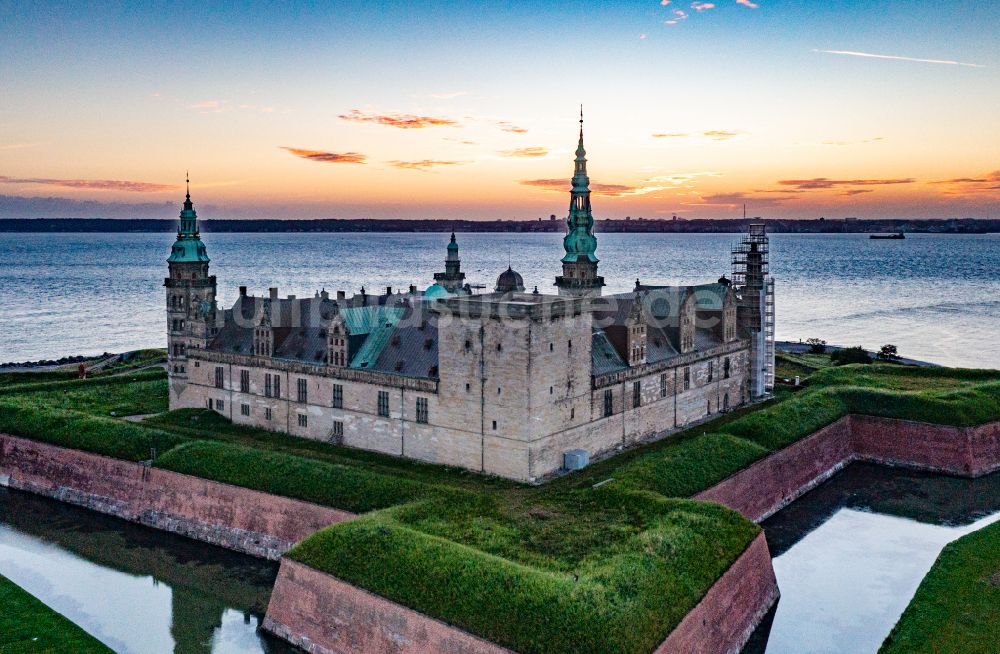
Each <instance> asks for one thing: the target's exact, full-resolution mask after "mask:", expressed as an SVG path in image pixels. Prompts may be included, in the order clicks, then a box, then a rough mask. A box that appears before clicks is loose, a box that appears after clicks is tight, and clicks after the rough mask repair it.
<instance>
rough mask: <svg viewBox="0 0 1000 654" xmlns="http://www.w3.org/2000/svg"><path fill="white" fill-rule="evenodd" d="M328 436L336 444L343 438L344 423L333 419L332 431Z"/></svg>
mask: <svg viewBox="0 0 1000 654" xmlns="http://www.w3.org/2000/svg"><path fill="white" fill-rule="evenodd" d="M330 438H331V440H332V441H333V442H334V443H337V444H338V445H339V444H340V443H341V442H342V441H343V440H344V423H343V421H341V420H334V421H333V431H331V432H330Z"/></svg>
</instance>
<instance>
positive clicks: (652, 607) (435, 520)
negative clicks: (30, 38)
mask: <svg viewBox="0 0 1000 654" xmlns="http://www.w3.org/2000/svg"><path fill="white" fill-rule="evenodd" d="M151 377H152V376H151ZM113 379H114V380H115V381H112V380H94V381H93V382H89V381H88V382H70V383H67V384H66V385H65V387H58V386H48V385H46V386H44V387H38V386H35V387H32V388H21V389H20V390H17V389H7V390H5V391H0V430H3V431H7V432H11V433H18V434H22V435H25V436H28V437H33V438H41V439H43V440H48V441H49V442H57V443H58V444H62V445H67V446H70V447H78V448H81V449H90V450H94V451H98V452H101V453H105V454H112V455H113V456H122V457H124V458H132V459H141V458H148V456H149V454H148V452H149V449H150V447H156V449H157V452H158V453H159V455H158V456H157V458H156V459H155V461H154V465H157V466H160V467H164V468H167V469H172V470H176V471H179V472H184V473H187V474H194V475H198V476H202V477H206V478H210V479H216V480H219V481H224V482H227V483H232V484H237V485H242V486H246V487H250V488H255V489H259V490H263V491H266V492H272V493H277V494H282V495H287V496H290V497H297V498H301V499H306V500H310V501H314V502H318V503H323V504H329V505H332V506H336V507H339V508H343V509H347V510H351V511H355V512H358V513H364V512H368V513H367V515H365V516H363V517H361V518H359V519H358V520H355V521H351V522H348V523H342V524H340V525H335V526H333V527H331V528H329V529H326V530H324V531H322V532H320V533H318V534H316V535H314V536H313V537H311V538H309V539H307V540H306V541H305V542H303V543H301V544H300V545H299V546H298V547H296V548H295V549H294V550H292V552H290V554H289V556H291V557H292V558H294V559H296V560H299V561H302V562H304V563H306V564H308V565H311V566H313V567H316V568H318V569H321V570H324V571H327V572H330V573H332V574H334V575H336V576H338V577H340V578H342V579H345V580H347V581H350V582H352V583H355V584H357V585H359V586H362V587H364V588H367V589H369V590H372V591H373V592H376V593H379V594H381V595H383V596H385V597H388V598H390V599H393V600H395V601H398V602H400V603H402V604H405V605H407V606H410V607H412V608H415V609H417V610H419V611H422V612H424V613H427V614H429V615H433V616H435V617H437V618H440V619H442V620H444V621H446V622H449V623H451V624H455V625H457V626H460V627H462V628H464V629H466V630H468V631H470V632H472V633H475V634H477V635H480V636H483V637H485V638H488V639H490V640H493V641H496V642H499V643H501V644H504V645H507V646H509V647H511V648H513V649H515V650H518V651H522V652H571V651H572V652H584V651H588V652H606V651H616V652H649V651H652V649H654V648H655V646H656V645H657V644H658V643H659V642H660V641H661V640H662V639H663V638H664V637H665V636H666V635H667V634H668V633H669V632H670V630H671V629H672V628H673V627H674V626H676V624H677V623H678V622H679V621H680V619H681V618H682V617H683V616H684V615H685V614H686V613H687V612H688V611H689V610H690V609H691V608H692V607H693V606H694V605H695V604H696V603H697V602H698V600H699V599H700V598H701V597H702V595H704V593H705V592H706V591H707V590H708V588H709V587H710V586H711V584H712V583H714V581H715V580H716V579H717V578H718V577H719V576H720V575H721V574H722V573H723V572H725V570H726V569H727V568H728V567H729V565H731V563H732V561H733V560H735V559H736V557H738V556H739V554H740V553H742V551H743V550H744V549H745V548H746V546H747V545H748V544H749V543H750V541H751V540H752V539H753V538H754V536H755V535H756V534H757V533H758V532H759V528H758V527H757V526H755V525H753V524H751V523H749V522H748V521H746V520H744V519H743V518H742V517H740V516H739V515H737V514H736V513H734V512H732V511H729V510H727V509H725V508H722V507H719V506H714V505H709V504H705V503H700V502H693V501H690V500H688V499H686V498H688V497H690V496H691V495H692V494H695V493H697V492H698V491H700V490H703V489H704V488H707V487H708V486H711V485H712V484H714V483H717V482H718V481H720V480H722V479H724V478H725V477H727V476H729V475H730V474H732V473H734V472H737V471H738V470H740V469H742V468H744V467H746V466H747V465H749V464H750V463H752V462H754V461H756V460H758V459H760V458H762V457H764V456H766V455H768V454H769V453H771V452H773V451H775V450H777V449H781V448H783V447H785V446H787V445H789V444H790V443H792V442H794V441H796V440H798V439H799V438H802V437H804V436H806V435H808V434H809V433H812V432H813V431H815V430H816V429H819V428H820V427H823V426H825V425H827V424H829V423H830V422H833V421H834V420H836V419H838V418H839V417H841V416H843V415H845V414H847V413H852V412H853V413H866V414H872V415H885V416H890V417H903V418H908V419H912V420H924V421H929V422H938V423H942V424H956V425H971V424H978V423H982V422H987V421H990V420H996V419H998V418H1000V373H997V372H995V371H966V370H948V369H915V368H902V367H898V366H850V367H844V368H836V369H832V368H831V369H826V370H822V371H820V372H817V373H815V374H814V375H813V376H812V378H811V379H810V386H809V387H808V388H807V389H805V390H802V391H799V392H797V393H788V394H785V395H783V397H782V398H781V399H779V400H776V401H774V402H772V403H770V404H769V405H767V406H764V407H757V408H753V409H749V410H741V411H734V412H732V413H730V414H726V415H724V416H720V417H719V418H717V419H716V420H714V421H711V422H708V423H705V424H702V425H700V426H697V427H695V428H692V429H689V430H687V431H686V432H684V433H683V434H680V435H678V436H676V437H673V438H669V439H665V440H662V441H660V442H657V443H653V444H650V445H648V446H645V447H642V448H637V449H635V450H631V451H628V452H624V453H622V454H619V455H618V456H616V457H613V458H611V459H608V460H605V461H602V462H599V463H596V464H594V465H592V466H590V467H589V468H587V469H586V470H584V471H582V472H581V473H578V474H574V475H570V476H567V477H563V478H561V479H558V480H555V481H553V482H550V483H549V484H546V485H544V486H540V487H532V486H523V485H519V484H515V483H512V482H507V481H503V480H497V479H489V478H483V477H481V476H477V475H474V474H470V473H467V472H462V471H458V470H454V469H448V468H443V467H440V466H428V465H423V464H418V463H413V462H408V461H404V460H401V459H397V458H394V457H389V456H384V455H379V454H373V453H366V452H358V451H356V450H350V449H346V448H339V447H335V446H332V445H328V444H325V443H317V442H311V441H304V440H301V439H297V438H294V437H290V436H284V435H280V434H274V433H270V432H264V431H260V430H254V429H246V428H241V427H236V426H233V425H231V424H229V423H228V422H226V421H225V420H223V419H222V418H221V417H220V416H217V415H216V414H214V413H212V412H209V411H201V410H195V411H191V410H188V411H179V412H173V413H169V414H165V415H163V416H159V417H157V418H154V419H151V420H148V421H146V423H144V424H138V425H137V424H130V423H123V422H121V421H118V420H113V419H109V418H105V417H103V415H106V410H107V409H108V408H109V407H110V406H118V405H121V406H125V405H128V404H129V403H133V404H132V408H133V409H134V410H135V411H136V412H145V408H148V407H145V406H143V403H144V402H146V401H147V400H148V399H149V398H147V397H146V395H149V396H152V395H155V393H156V392H158V391H156V390H155V388H156V387H155V386H149V387H148V388H146V389H145V390H146V392H145V393H142V392H140V393H138V395H133V394H135V393H136V390H135V389H129V388H128V385H129V384H131V383H133V382H129V381H128V380H127V379H126V380H124V381H117V380H120V379H121V378H113ZM102 382H103V384H102ZM134 383H136V384H151V385H155V384H157V383H159V380H156V379H153V378H151V379H149V380H141V381H139V382H134ZM91 384H93V386H90V385H91ZM163 394H165V389H164V390H163ZM137 397H138V398H144V399H143V400H142V401H137V399H136V398H137ZM12 406H13V407H14V408H15V409H16V410H15V411H11V410H10V407H12ZM98 410H99V411H100V412H101V413H102V416H101V417H98V416H96V415H94V413H95V412H97V411H98ZM70 423H72V424H70ZM60 424H63V425H64V427H63V428H60V427H59V425H60ZM608 480H610V481H608ZM602 481H605V482H607V483H604V484H602V485H601V486H600V487H598V488H594V487H593V485H594V484H595V483H597V482H602Z"/></svg>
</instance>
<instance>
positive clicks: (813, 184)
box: [778, 177, 916, 190]
mask: <svg viewBox="0 0 1000 654" xmlns="http://www.w3.org/2000/svg"><path fill="white" fill-rule="evenodd" d="M915 181H916V180H915V179H913V178H912V177H907V178H906V179H829V178H828V177H814V178H813V179H783V180H779V181H778V183H779V184H781V185H782V186H792V187H794V188H798V189H804V190H814V189H831V188H837V187H840V186H876V185H882V184H912V183H913V182H915Z"/></svg>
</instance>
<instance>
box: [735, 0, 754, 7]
mask: <svg viewBox="0 0 1000 654" xmlns="http://www.w3.org/2000/svg"><path fill="white" fill-rule="evenodd" d="M736 4H738V5H743V6H744V7H750V8H751V9H757V8H758V7H760V5H759V4H757V3H756V2H751V1H750V0H736Z"/></svg>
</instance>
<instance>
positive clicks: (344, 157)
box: [281, 146, 368, 164]
mask: <svg viewBox="0 0 1000 654" xmlns="http://www.w3.org/2000/svg"><path fill="white" fill-rule="evenodd" d="M281 149H282V150H287V151H288V152H291V153H292V154H294V155H295V156H296V157H301V158H303V159H308V160H309V161H316V162H319V163H352V164H363V163H365V160H366V159H367V158H368V157H366V156H365V155H363V154H358V153H357V152H325V151H323V150H303V149H301V148H288V147H285V146H281Z"/></svg>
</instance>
